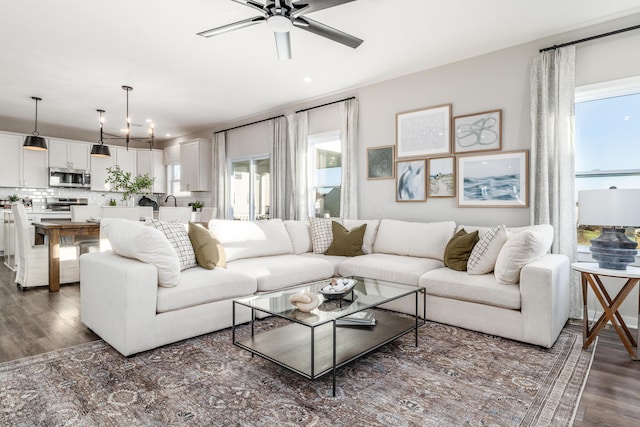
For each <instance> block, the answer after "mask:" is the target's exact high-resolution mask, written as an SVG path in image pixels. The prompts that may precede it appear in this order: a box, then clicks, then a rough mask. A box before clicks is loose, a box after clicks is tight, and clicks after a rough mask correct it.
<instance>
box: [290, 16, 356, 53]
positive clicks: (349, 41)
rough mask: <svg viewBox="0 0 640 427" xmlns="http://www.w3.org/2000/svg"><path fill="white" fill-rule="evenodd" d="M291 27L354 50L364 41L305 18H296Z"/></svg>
mask: <svg viewBox="0 0 640 427" xmlns="http://www.w3.org/2000/svg"><path fill="white" fill-rule="evenodd" d="M293 25H295V26H296V27H298V28H300V29H301V30H305V31H309V32H310V33H314V34H317V35H319V36H322V37H326V38H328V39H330V40H333V41H334V42H338V43H342V44H343V45H346V46H349V47H352V48H354V49H355V48H357V47H358V46H360V45H361V44H362V42H363V41H364V40H362V39H359V38H357V37H354V36H352V35H350V34H347V33H345V32H343V31H340V30H336V29H335V28H332V27H330V26H328V25H325V24H321V23H320V22H318V21H314V20H313V19H309V18H307V17H304V18H302V17H300V18H297V19H296V20H295V21H293Z"/></svg>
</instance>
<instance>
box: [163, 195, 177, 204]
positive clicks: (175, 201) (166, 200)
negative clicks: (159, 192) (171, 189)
mask: <svg viewBox="0 0 640 427" xmlns="http://www.w3.org/2000/svg"><path fill="white" fill-rule="evenodd" d="M169 197H173V206H175V207H178V201H177V200H176V196H174V195H173V194H169V195H168V196H167V198H166V199H164V202H165V203H167V202H168V201H169Z"/></svg>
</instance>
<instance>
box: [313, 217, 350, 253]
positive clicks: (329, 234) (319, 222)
mask: <svg viewBox="0 0 640 427" xmlns="http://www.w3.org/2000/svg"><path fill="white" fill-rule="evenodd" d="M332 221H335V222H337V223H339V224H342V221H340V220H339V219H334V218H309V222H310V223H311V242H312V244H313V253H315V254H323V253H325V252H327V250H328V249H329V246H331V242H333V231H332V229H331V222H332Z"/></svg>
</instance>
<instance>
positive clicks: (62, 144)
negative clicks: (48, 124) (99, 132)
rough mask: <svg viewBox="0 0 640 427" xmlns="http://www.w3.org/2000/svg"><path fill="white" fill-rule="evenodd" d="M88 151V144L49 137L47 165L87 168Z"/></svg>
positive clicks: (89, 148) (89, 149)
mask: <svg viewBox="0 0 640 427" xmlns="http://www.w3.org/2000/svg"><path fill="white" fill-rule="evenodd" d="M90 152H91V145H90V144H85V143H82V142H73V141H65V140H61V139H50V140H49V167H52V168H65V169H82V170H88V169H89V154H90Z"/></svg>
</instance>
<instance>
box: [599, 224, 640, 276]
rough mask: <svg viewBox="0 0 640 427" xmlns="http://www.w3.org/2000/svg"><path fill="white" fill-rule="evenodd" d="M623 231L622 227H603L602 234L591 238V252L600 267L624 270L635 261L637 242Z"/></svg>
mask: <svg viewBox="0 0 640 427" xmlns="http://www.w3.org/2000/svg"><path fill="white" fill-rule="evenodd" d="M624 232H625V230H624V228H603V229H602V234H601V235H600V236H598V237H597V238H596V239H593V240H591V254H592V257H593V259H594V260H596V261H598V266H599V267H600V268H607V269H610V270H626V269H627V265H629V264H631V263H633V262H635V260H636V252H637V251H636V246H637V243H636V242H635V241H633V240H631V239H629V238H628V237H627V236H626V235H625V234H624Z"/></svg>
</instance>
